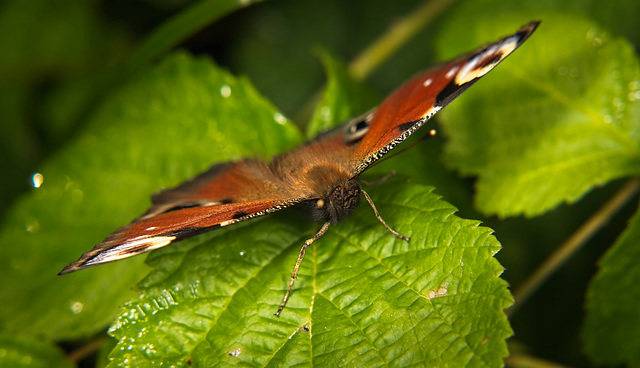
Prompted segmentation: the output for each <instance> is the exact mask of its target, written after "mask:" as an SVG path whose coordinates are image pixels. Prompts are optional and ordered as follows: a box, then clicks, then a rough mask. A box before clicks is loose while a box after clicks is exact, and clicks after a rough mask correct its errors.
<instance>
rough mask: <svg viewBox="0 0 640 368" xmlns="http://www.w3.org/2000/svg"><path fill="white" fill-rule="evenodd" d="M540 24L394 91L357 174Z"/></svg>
mask: <svg viewBox="0 0 640 368" xmlns="http://www.w3.org/2000/svg"><path fill="white" fill-rule="evenodd" d="M538 24H539V22H532V23H529V24H527V25H526V26H524V27H522V28H521V29H520V30H518V32H517V33H515V34H514V35H511V36H508V37H505V38H503V39H501V40H500V41H497V42H495V43H492V44H489V45H486V46H483V47H481V48H479V49H477V50H476V51H474V52H471V53H469V54H466V55H463V56H461V57H459V58H457V59H455V60H452V61H450V62H447V63H444V64H441V65H438V66H436V67H434V68H431V69H429V70H427V71H426V72H424V73H422V74H419V75H417V76H415V77H414V78H412V79H411V80H409V82H407V83H405V84H404V85H402V86H401V87H400V88H399V89H397V90H396V91H395V92H393V93H392V94H391V95H390V96H389V97H387V99H386V100H384V102H382V104H381V105H380V106H379V107H378V109H377V111H376V112H375V114H373V116H372V119H371V121H370V124H369V131H368V132H367V133H366V135H364V137H363V138H362V141H361V142H360V144H359V145H358V147H357V149H356V151H355V157H354V162H355V166H354V168H353V174H354V176H357V175H358V174H360V173H361V172H362V171H364V170H365V169H366V168H367V167H369V166H370V165H371V164H372V163H374V162H375V161H377V160H378V159H380V158H381V157H382V156H384V155H385V154H386V153H387V152H389V151H390V150H391V149H393V148H394V147H395V146H397V145H398V144H400V143H401V142H402V141H404V140H405V139H407V138H408V137H409V136H410V135H411V134H413V133H414V132H415V131H416V130H417V129H418V128H420V127H421V126H422V125H423V124H424V123H425V122H426V121H427V120H429V119H430V118H431V117H432V116H433V115H435V114H436V113H437V112H438V111H440V110H441V109H442V108H443V107H445V106H447V105H448V104H449V103H450V102H451V101H453V100H454V99H456V97H458V96H460V94H461V93H462V92H464V91H465V90H466V89H467V88H469V87H470V86H471V85H472V84H473V83H475V82H476V81H477V80H478V79H480V78H482V76H484V75H485V74H487V73H488V72H489V71H491V70H492V69H493V68H494V67H495V66H496V65H498V64H499V63H500V62H501V61H502V60H504V59H505V58H506V57H507V56H509V55H510V54H511V53H512V52H513V51H515V50H516V49H517V48H518V47H519V46H520V45H521V44H522V43H523V42H524V41H526V40H527V38H528V37H529V36H530V35H531V34H532V33H533V31H535V29H536V27H537V26H538Z"/></svg>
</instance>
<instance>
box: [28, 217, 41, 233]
mask: <svg viewBox="0 0 640 368" xmlns="http://www.w3.org/2000/svg"><path fill="white" fill-rule="evenodd" d="M25 229H26V230H27V232H30V233H32V234H33V233H37V232H38V230H40V222H39V221H38V220H36V219H34V218H31V219H29V222H27V224H26V225H25Z"/></svg>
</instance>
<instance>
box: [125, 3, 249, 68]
mask: <svg viewBox="0 0 640 368" xmlns="http://www.w3.org/2000/svg"><path fill="white" fill-rule="evenodd" d="M257 1H260V0H201V1H197V2H195V3H194V4H193V5H191V6H189V7H187V8H186V9H185V10H183V11H181V12H180V13H178V14H177V15H176V16H174V17H173V18H171V19H169V20H168V21H166V22H164V23H162V25H160V26H159V27H158V28H156V29H155V30H154V32H153V33H152V34H151V35H150V36H149V37H147V39H146V40H145V41H144V42H143V43H142V45H140V47H139V48H138V49H137V50H136V52H135V53H134V54H133V55H131V58H130V59H129V61H128V64H127V67H128V68H130V69H137V68H139V67H143V66H145V65H147V64H149V63H150V62H151V61H153V59H154V58H157V57H159V56H162V55H163V54H165V53H168V52H169V51H170V50H171V49H172V48H173V47H176V46H177V45H179V44H180V42H181V41H184V40H186V39H187V38H189V37H190V36H192V35H194V34H195V33H196V32H197V31H198V30H200V29H202V28H204V27H205V26H206V25H208V24H211V23H213V22H214V21H215V20H216V19H218V18H222V17H223V16H225V15H227V14H229V13H231V12H232V11H234V10H237V9H239V8H240V7H243V6H249V5H250V4H251V3H253V2H257Z"/></svg>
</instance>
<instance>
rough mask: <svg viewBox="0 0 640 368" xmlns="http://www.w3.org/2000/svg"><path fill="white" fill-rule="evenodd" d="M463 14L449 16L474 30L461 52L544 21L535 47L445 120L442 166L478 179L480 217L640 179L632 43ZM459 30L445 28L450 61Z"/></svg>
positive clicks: (549, 17)
mask: <svg viewBox="0 0 640 368" xmlns="http://www.w3.org/2000/svg"><path fill="white" fill-rule="evenodd" d="M485 5H486V4H485ZM467 11H468V12H466V13H464V14H465V15H466V16H467V18H464V17H463V18H462V19H463V20H461V18H460V17H455V18H453V19H455V20H456V22H464V23H465V24H467V27H470V28H473V29H474V30H477V31H476V32H474V33H473V35H474V39H472V40H468V38H467V39H465V43H466V44H468V46H467V47H465V49H468V48H469V47H472V46H473V45H479V44H482V43H484V42H487V41H491V40H494V39H496V37H498V36H499V35H506V34H509V33H511V32H513V31H514V30H515V29H517V27H518V26H519V25H521V24H524V23H525V22H526V21H528V20H531V19H542V23H541V25H540V27H539V28H538V30H537V31H536V32H535V33H534V34H533V35H532V36H531V39H530V40H528V41H527V42H526V43H525V44H524V45H522V47H521V48H520V49H519V50H517V51H516V52H515V54H514V55H512V56H510V57H509V58H508V59H507V60H506V61H505V62H504V63H502V64H501V65H499V66H498V67H497V68H496V69H495V70H494V71H492V72H491V73H490V74H489V75H488V76H486V77H485V78H483V79H482V80H481V81H480V82H478V84H477V85H476V86H473V87H472V88H471V89H470V90H469V91H468V92H466V93H465V94H464V95H463V96H461V98H460V99H459V100H458V101H456V102H454V103H453V104H452V105H451V106H450V107H447V109H445V111H444V112H443V113H442V114H441V115H440V117H441V118H442V119H441V120H442V122H443V125H444V127H445V128H446V133H447V135H448V136H449V137H450V142H449V144H448V145H447V148H446V159H447V161H448V163H449V164H450V165H452V166H453V167H455V168H456V169H458V170H460V171H462V172H463V173H464V174H467V175H477V176H478V182H477V191H478V193H477V198H476V205H477V207H478V208H479V209H480V210H482V211H484V212H485V213H488V214H498V215H501V216H511V215H517V214H526V215H537V214H541V213H543V212H545V211H548V210H550V209H552V208H554V207H556V206H557V205H559V204H560V203H562V202H574V201H576V200H578V199H579V198H580V197H582V196H583V195H584V194H585V193H586V192H587V191H589V190H590V189H592V188H594V187H595V186H598V185H602V184H604V183H607V182H608V181H610V180H613V179H616V178H620V177H624V176H628V175H633V174H637V173H638V172H639V171H640V149H639V146H638V139H639V138H640V67H639V63H638V58H637V56H636V55H635V54H634V51H633V48H632V47H631V46H630V45H629V44H628V43H627V42H625V41H624V40H622V39H612V38H611V37H609V35H607V34H606V32H604V31H602V30H601V29H599V28H598V27H597V26H595V25H594V24H592V23H590V22H588V21H586V20H583V19H581V18H579V17H577V16H571V17H569V16H563V15H559V14H554V13H541V12H540V11H537V12H535V11H534V12H531V13H530V14H527V15H526V17H528V19H527V18H524V16H525V15H523V14H522V13H519V14H516V15H514V14H509V13H508V12H505V13H504V14H500V15H498V16H496V19H494V20H487V19H482V20H481V21H482V24H483V25H479V23H480V20H477V16H476V14H475V13H473V12H472V11H470V10H469V9H467ZM523 18H524V19H523ZM514 19H515V20H514ZM457 24H459V23H456V25H454V24H450V25H448V26H447V27H445V28H444V31H443V33H442V34H443V37H442V39H440V41H441V47H440V49H441V50H442V51H443V53H444V54H447V55H450V54H452V51H451V48H452V47H455V48H456V49H457V47H458V46H457V45H458V44H459V43H460V42H459V40H460V39H461V36H462V32H461V31H459V30H456V29H455V28H459V27H457ZM496 25H498V26H496ZM467 27H465V29H466V28H467ZM489 28H491V29H492V30H491V31H490V32H489V31H486V30H487V29H489ZM464 36H465V37H466V36H468V32H466V31H465V32H464ZM459 51H461V50H458V52H459Z"/></svg>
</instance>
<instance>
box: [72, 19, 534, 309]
mask: <svg viewBox="0 0 640 368" xmlns="http://www.w3.org/2000/svg"><path fill="white" fill-rule="evenodd" d="M538 24H539V22H531V23H529V24H527V25H526V26H524V27H522V28H521V29H520V30H518V31H517V32H516V33H515V34H513V35H511V36H508V37H505V38H503V39H501V40H499V41H497V42H495V43H492V44H489V45H486V46H482V47H480V48H479V49H477V50H476V51H473V52H471V53H468V54H465V55H462V56H460V57H458V58H456V59H454V60H452V61H449V62H446V63H443V64H439V65H437V66H435V67H432V68H430V69H428V70H427V71H425V72H423V73H420V74H418V75H417V76H415V77H413V78H412V79H410V80H409V81H408V82H406V83H405V84H404V85H402V86H401V87H400V88H398V89H397V90H396V91H395V92H393V93H392V94H391V95H390V96H389V97H387V98H386V99H385V100H384V101H383V102H382V104H381V105H380V106H379V107H378V108H377V109H374V110H372V111H370V112H368V113H366V114H365V115H363V116H360V117H357V118H355V119H352V120H350V121H347V122H346V123H344V124H342V125H341V126H338V127H337V128H334V129H332V130H329V131H327V132H325V133H322V134H320V135H318V136H317V137H316V138H314V139H313V140H311V141H309V142H307V143H305V144H303V145H302V146H300V147H298V148H296V149H294V150H293V151H291V152H287V153H284V154H281V155H279V156H276V157H274V158H273V159H272V160H271V162H263V161H259V160H255V159H245V160H242V161H238V162H228V163H222V164H217V165H214V166H213V167H211V168H210V169H209V170H208V171H206V172H204V173H202V174H200V175H199V176H197V177H195V178H194V179H192V180H190V181H187V182H185V183H183V184H181V185H179V186H178V187H176V188H173V189H169V190H165V191H162V192H159V193H158V194H156V195H154V196H153V197H152V202H153V205H152V206H151V208H150V209H149V210H148V211H147V212H146V213H144V214H143V215H142V216H140V217H138V218H137V219H135V220H133V222H132V223H130V224H129V225H125V226H123V227H121V228H119V229H117V230H116V231H115V232H113V233H112V234H111V235H109V236H107V238H106V239H104V240H103V241H102V242H101V243H99V244H97V245H96V246H95V247H94V248H93V249H91V250H90V251H88V252H86V253H84V254H83V255H82V256H81V257H80V259H78V260H77V261H75V262H73V263H71V264H70V265H68V266H67V267H65V268H64V269H63V270H62V271H61V272H60V274H66V273H69V272H73V271H77V270H81V269H83V268H87V267H90V266H95V265H98V264H101V263H106V262H111V261H116V260H119V259H123V258H127V257H131V256H134V255H137V254H140V253H144V252H148V251H150V250H153V249H157V248H160V247H164V246H165V245H168V244H171V243H173V242H176V241H179V240H182V239H185V238H189V237H192V236H194V235H197V234H201V233H204V232H207V231H211V230H215V229H218V228H221V227H224V226H228V225H231V224H235V223H237V222H241V221H245V220H249V219H252V218H255V217H259V216H263V215H266V214H269V213H272V212H276V211H279V210H282V209H285V208H287V207H291V206H301V207H305V208H306V209H308V210H309V211H310V213H311V216H312V218H313V219H314V220H317V221H324V225H322V227H321V228H320V230H319V231H318V233H317V234H316V235H315V236H314V237H313V238H311V239H309V240H307V241H306V242H305V243H304V245H303V246H302V249H301V250H300V254H299V256H298V260H297V261H296V264H295V266H294V269H293V272H292V275H291V279H290V281H289V286H288V289H287V292H286V294H285V295H284V298H283V299H282V303H281V304H280V307H279V308H278V311H277V312H276V316H277V315H279V314H280V312H281V311H282V309H283V308H284V306H285V304H286V302H287V299H288V297H289V294H290V292H291V287H292V286H293V282H294V280H295V278H296V276H297V272H298V268H299V267H300V263H301V262H302V259H303V258H304V254H305V251H306V249H307V247H308V246H309V245H310V244H312V243H313V242H314V241H316V240H317V239H319V238H320V237H321V236H322V235H323V234H324V233H326V231H327V230H328V229H329V226H330V225H332V224H337V223H338V222H340V221H341V220H342V219H344V218H345V217H347V216H349V215H350V214H351V213H353V211H355V209H356V207H357V206H358V203H359V200H360V195H363V196H364V198H365V199H366V200H367V202H368V203H369V204H370V205H371V207H372V208H373V210H374V213H375V216H376V217H377V219H378V220H379V221H380V222H381V223H382V225H384V226H385V228H387V230H389V231H390V232H391V233H392V234H393V235H395V236H397V237H399V238H401V239H404V240H406V241H409V239H408V238H406V237H404V236H403V235H401V234H399V233H398V232H396V231H394V230H393V229H391V227H389V226H388V225H387V224H386V222H385V221H384V220H383V219H382V217H380V214H379V213H378V211H377V209H376V208H375V206H374V204H373V201H372V200H371V198H370V197H369V195H368V194H367V193H366V192H365V191H364V190H362V188H361V187H360V183H359V182H358V177H359V176H360V174H361V173H362V172H364V171H365V170H366V169H367V168H369V167H370V166H371V165H372V164H374V163H375V162H376V161H378V160H379V159H380V158H381V157H383V156H384V155H385V154H387V153H388V152H389V151H390V150H392V149H393V148H394V147H395V146H397V145H398V144H400V143H402V142H403V141H404V140H405V139H407V138H408V137H409V136H410V135H411V134H413V133H414V132H415V131H416V130H418V128H420V127H421V126H422V125H424V123H425V122H427V120H429V119H430V118H431V117H432V116H433V115H434V114H436V113H437V112H438V111H440V109H442V108H443V107H445V106H446V105H448V104H449V103H450V102H451V101H453V100H454V99H455V98H456V97H458V96H459V95H460V94H461V93H462V92H464V91H465V90H466V89H467V88H469V87H470V86H471V85H472V84H473V83H475V82H476V81H477V80H478V79H480V78H482V76H484V75H485V74H487V73H488V72H489V71H490V70H492V69H493V68H494V67H496V65H498V64H499V63H500V62H501V61H502V60H504V59H505V58H506V57H507V56H509V55H510V54H511V53H512V52H513V51H514V50H515V49H517V48H518V47H519V46H520V45H521V44H522V43H523V42H524V41H525V40H527V38H528V37H529V36H530V35H531V34H532V33H533V31H535V29H536V27H537V26H538Z"/></svg>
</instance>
